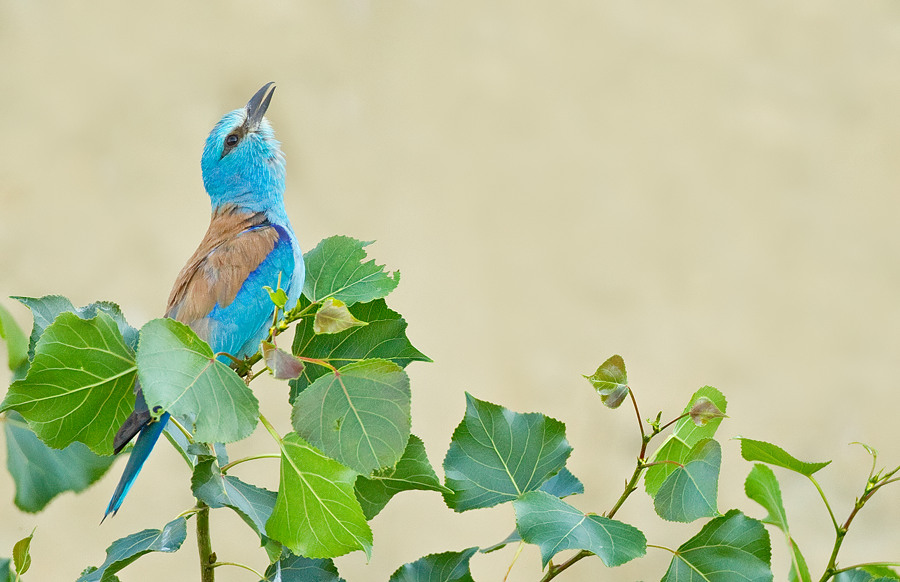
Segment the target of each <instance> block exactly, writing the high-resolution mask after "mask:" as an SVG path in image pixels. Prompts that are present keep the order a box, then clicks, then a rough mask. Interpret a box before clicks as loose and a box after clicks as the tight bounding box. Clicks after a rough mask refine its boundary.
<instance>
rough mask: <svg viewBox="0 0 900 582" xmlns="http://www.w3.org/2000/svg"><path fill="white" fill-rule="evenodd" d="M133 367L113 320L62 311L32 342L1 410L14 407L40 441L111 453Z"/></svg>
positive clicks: (128, 407)
mask: <svg viewBox="0 0 900 582" xmlns="http://www.w3.org/2000/svg"><path fill="white" fill-rule="evenodd" d="M135 372H136V367H135V363H134V355H133V353H132V351H131V349H130V348H129V347H128V346H127V345H125V342H124V340H123V339H122V335H121V334H120V333H119V330H118V328H117V327H116V323H115V321H113V319H112V318H111V317H110V316H108V315H106V313H104V312H98V313H97V316H96V317H94V318H93V319H81V318H80V317H78V316H77V315H75V314H74V313H68V312H66V313H61V314H60V315H59V317H57V318H56V321H54V322H53V323H52V324H50V325H49V326H48V327H47V328H46V330H45V331H44V333H43V334H42V335H41V338H40V339H39V340H38V342H37V345H36V346H35V356H34V361H33V362H32V364H31V367H30V368H29V369H28V375H27V376H26V377H25V378H24V379H22V380H17V381H15V382H13V384H12V385H11V386H10V387H9V392H8V393H7V394H6V399H5V400H4V401H3V404H2V405H0V412H2V411H4V410H16V411H18V412H19V413H20V414H21V415H22V416H23V417H25V420H27V421H28V425H29V426H30V427H31V429H32V430H33V431H34V432H35V434H37V435H38V437H40V439H41V440H42V441H44V443H46V444H47V445H49V446H51V447H53V448H56V449H62V448H65V447H67V446H69V445H70V444H72V443H73V442H76V441H79V442H82V443H84V444H86V445H87V446H88V447H90V449H91V450H92V451H94V452H95V453H97V454H100V455H109V454H111V453H112V450H113V447H112V441H113V437H114V436H115V432H116V429H117V428H118V427H119V426H121V424H122V423H123V422H124V421H125V419H126V418H127V417H128V415H129V413H130V412H131V411H132V410H133V409H134V393H133V392H132V390H131V387H132V385H133V384H134V376H135Z"/></svg>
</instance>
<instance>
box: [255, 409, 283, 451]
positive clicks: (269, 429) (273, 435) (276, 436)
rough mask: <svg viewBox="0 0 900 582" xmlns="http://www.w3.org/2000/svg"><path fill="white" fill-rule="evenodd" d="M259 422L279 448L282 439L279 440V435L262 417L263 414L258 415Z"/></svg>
mask: <svg viewBox="0 0 900 582" xmlns="http://www.w3.org/2000/svg"><path fill="white" fill-rule="evenodd" d="M259 421H260V422H261V423H262V425H263V426H264V427H266V430H267V431H269V434H270V435H272V438H273V439H275V442H277V443H278V446H279V447H281V445H282V442H283V440H284V439H282V438H281V435H280V434H278V431H277V430H275V427H274V426H272V424H271V423H270V422H269V421H268V419H267V418H266V417H265V416H263V413H262V412H260V413H259Z"/></svg>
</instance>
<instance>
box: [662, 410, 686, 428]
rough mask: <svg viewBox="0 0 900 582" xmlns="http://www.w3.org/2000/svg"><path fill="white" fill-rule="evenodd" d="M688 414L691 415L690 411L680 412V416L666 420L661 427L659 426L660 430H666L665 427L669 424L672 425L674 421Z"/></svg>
mask: <svg viewBox="0 0 900 582" xmlns="http://www.w3.org/2000/svg"><path fill="white" fill-rule="evenodd" d="M690 415H691V413H690V412H685V413H684V414H682V415H681V416H677V417H675V418H673V419H672V420H670V421H669V422H667V423H666V424H664V425H662V426H661V427H659V430H660V432H662V431H664V430H666V429H667V428H669V427H670V426H672V425H673V424H675V423H676V422H678V421H679V420H681V419H682V418H685V417H687V416H690Z"/></svg>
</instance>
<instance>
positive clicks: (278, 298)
mask: <svg viewBox="0 0 900 582" xmlns="http://www.w3.org/2000/svg"><path fill="white" fill-rule="evenodd" d="M263 289H265V290H266V291H267V292H268V293H269V299H271V300H272V303H274V304H275V307H277V308H278V309H284V307H285V305H287V301H288V296H287V293H285V292H284V289H282V288H281V287H279V288H278V289H272V288H271V287H269V286H268V285H263Z"/></svg>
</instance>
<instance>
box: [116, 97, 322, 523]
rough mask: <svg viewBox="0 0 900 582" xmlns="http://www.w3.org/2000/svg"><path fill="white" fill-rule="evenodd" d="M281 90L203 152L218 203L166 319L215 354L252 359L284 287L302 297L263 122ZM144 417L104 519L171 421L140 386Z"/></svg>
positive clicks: (121, 443) (220, 132)
mask: <svg viewBox="0 0 900 582" xmlns="http://www.w3.org/2000/svg"><path fill="white" fill-rule="evenodd" d="M274 91H275V84H274V83H267V84H266V85H264V86H263V87H262V88H261V89H260V90H259V91H257V92H256V94H255V95H254V96H253V97H252V98H251V99H250V101H249V102H248V103H247V106H246V107H243V108H241V109H236V110H234V111H232V112H230V113H227V114H225V116H224V117H222V119H221V120H220V121H219V123H217V124H216V126H215V127H213V129H212V131H211V132H210V134H209V137H208V138H207V139H206V146H205V147H204V148H203V157H202V159H201V162H200V166H201V168H202V171H203V185H204V187H205V188H206V192H207V193H208V194H209V199H210V201H211V202H212V218H211V219H210V222H209V229H208V230H207V231H206V236H204V237H203V240H202V241H201V242H200V246H199V247H198V248H197V250H196V251H195V252H194V254H193V255H192V256H191V258H190V259H188V262H187V264H186V265H185V266H184V268H183V269H182V270H181V273H179V275H178V278H177V279H176V280H175V286H174V287H173V288H172V292H171V294H170V295H169V302H168V306H167V307H166V317H171V318H173V319H176V320H178V321H180V322H182V323H185V324H187V325H189V326H190V327H191V328H192V329H193V330H194V331H195V332H196V333H197V335H198V336H200V337H201V338H203V339H204V340H205V341H206V342H207V343H209V345H210V347H212V349H213V352H216V353H220V352H224V353H228V354H231V355H233V356H235V357H237V358H243V357H246V356H249V355H252V354H254V353H256V351H257V350H258V348H259V343H260V341H261V340H263V339H264V338H265V337H266V335H267V334H268V330H269V326H270V325H271V323H272V316H273V310H274V305H273V304H272V301H271V299H270V298H269V295H268V293H267V291H266V290H265V289H263V287H265V286H268V287H271V288H273V289H274V288H276V287H277V286H278V285H279V283H280V285H281V288H282V289H284V291H285V292H286V293H287V296H288V302H287V306H286V308H287V309H290V308H291V307H293V306H294V305H295V304H296V303H297V299H298V298H299V297H300V292H301V291H302V289H303V277H304V268H303V254H302V253H301V251H300V245H299V244H298V243H297V237H296V236H295V235H294V230H293V228H292V227H291V223H290V221H289V220H288V217H287V213H286V212H285V209H284V156H283V154H282V153H281V148H280V144H279V143H278V141H276V140H275V134H274V132H273V131H272V126H271V125H270V124H269V121H268V120H267V119H265V117H263V115H265V113H266V109H268V107H269V102H270V101H271V100H272V94H273V93H274ZM135 395H136V402H135V409H134V412H132V413H131V415H130V416H129V417H128V419H127V420H126V421H125V422H124V424H123V425H122V427H121V428H119V431H118V433H117V434H116V438H115V442H114V446H115V452H116V453H118V452H119V451H121V450H122V448H124V447H125V445H126V444H128V442H129V441H131V439H132V438H133V437H134V436H135V435H138V438H137V442H136V443H135V445H134V448H133V450H132V451H131V457H130V458H129V459H128V464H127V465H126V466H125V472H124V473H123V475H122V478H121V479H120V480H119V485H118V486H117V487H116V490H115V492H114V493H113V496H112V499H111V500H110V502H109V506H108V507H107V508H106V514H105V515H104V519H106V516H108V515H109V514H110V513H112V514H113V515H115V513H116V512H117V511H118V510H119V507H120V506H121V505H122V500H123V499H124V498H125V496H126V495H127V494H128V490H129V489H130V488H131V485H132V484H133V483H134V480H135V478H137V476H138V473H139V472H140V470H141V467H142V466H143V465H144V462H145V461H146V460H147V457H148V456H149V455H150V451H151V449H152V448H153V445H154V444H156V441H157V439H159V435H160V434H161V433H162V431H163V428H164V427H165V425H166V423H167V422H168V420H169V414H168V412H166V413H164V414H162V416H160V417H159V420H153V418H152V416H151V414H150V411H149V410H148V409H147V404H146V403H145V401H144V397H143V394H142V392H141V389H140V386H139V384H138V383H135Z"/></svg>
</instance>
